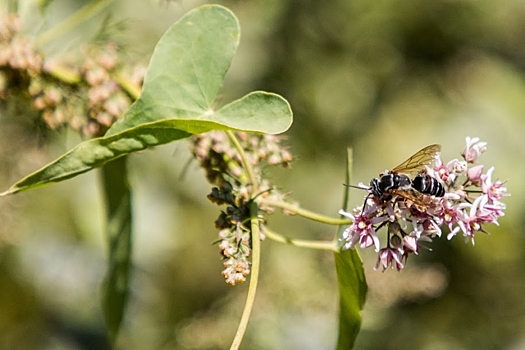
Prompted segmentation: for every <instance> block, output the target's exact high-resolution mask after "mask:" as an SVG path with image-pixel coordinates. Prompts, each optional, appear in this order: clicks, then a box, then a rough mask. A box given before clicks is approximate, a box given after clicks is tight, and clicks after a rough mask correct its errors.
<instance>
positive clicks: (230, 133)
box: [226, 130, 259, 198]
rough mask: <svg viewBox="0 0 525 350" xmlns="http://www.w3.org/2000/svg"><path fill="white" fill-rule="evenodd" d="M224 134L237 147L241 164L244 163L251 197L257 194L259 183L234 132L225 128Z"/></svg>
mask: <svg viewBox="0 0 525 350" xmlns="http://www.w3.org/2000/svg"><path fill="white" fill-rule="evenodd" d="M226 135H228V138H229V139H230V141H231V143H233V146H235V148H236V149H237V152H239V156H240V157H241V160H242V164H243V165H244V169H246V172H247V173H248V180H249V181H250V184H251V185H252V191H251V197H252V198H253V196H254V195H256V194H257V192H258V189H259V184H258V182H257V178H256V177H255V173H254V172H253V168H252V166H251V164H250V162H249V161H248V158H247V157H246V153H245V152H244V149H243V148H242V146H241V144H240V143H239V140H237V137H235V134H234V133H233V131H230V130H227V131H226Z"/></svg>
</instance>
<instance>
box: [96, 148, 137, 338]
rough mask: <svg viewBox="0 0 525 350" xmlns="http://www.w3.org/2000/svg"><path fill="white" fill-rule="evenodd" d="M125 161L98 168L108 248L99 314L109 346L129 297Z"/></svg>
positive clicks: (128, 197) (128, 194) (128, 199)
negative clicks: (102, 193) (101, 312)
mask: <svg viewBox="0 0 525 350" xmlns="http://www.w3.org/2000/svg"><path fill="white" fill-rule="evenodd" d="M126 160H127V157H121V158H119V159H118V160H116V161H114V162H111V163H109V164H106V165H105V166H104V167H103V168H102V170H103V171H102V174H103V182H104V194H105V197H106V210H107V213H106V215H107V227H106V237H107V240H108V247H109V258H108V271H107V274H106V278H105V279H104V282H103V284H102V311H103V314H104V319H105V321H106V325H107V328H108V334H109V338H110V340H111V342H112V343H114V342H115V340H116V338H117V334H118V330H119V328H120V324H121V322H122V318H123V316H124V310H125V307H126V302H127V299H128V293H129V288H128V284H129V270H130V264H131V242H132V240H131V227H132V224H131V223H132V220H131V219H132V218H131V191H130V189H129V184H128V177H127V169H126Z"/></svg>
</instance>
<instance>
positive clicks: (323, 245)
mask: <svg viewBox="0 0 525 350" xmlns="http://www.w3.org/2000/svg"><path fill="white" fill-rule="evenodd" d="M264 235H265V236H266V237H268V238H269V239H271V240H274V241H276V242H280V243H286V244H290V245H293V246H296V247H301V248H311V249H321V250H331V251H333V252H339V247H338V246H337V242H335V241H311V240H305V239H295V238H289V237H286V236H283V235H280V234H278V233H276V232H273V231H272V230H270V229H268V228H267V227H266V228H265V229H264Z"/></svg>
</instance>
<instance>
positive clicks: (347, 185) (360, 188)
mask: <svg viewBox="0 0 525 350" xmlns="http://www.w3.org/2000/svg"><path fill="white" fill-rule="evenodd" d="M343 186H346V187H352V188H357V189H358V190H366V188H363V187H359V186H354V185H349V184H343Z"/></svg>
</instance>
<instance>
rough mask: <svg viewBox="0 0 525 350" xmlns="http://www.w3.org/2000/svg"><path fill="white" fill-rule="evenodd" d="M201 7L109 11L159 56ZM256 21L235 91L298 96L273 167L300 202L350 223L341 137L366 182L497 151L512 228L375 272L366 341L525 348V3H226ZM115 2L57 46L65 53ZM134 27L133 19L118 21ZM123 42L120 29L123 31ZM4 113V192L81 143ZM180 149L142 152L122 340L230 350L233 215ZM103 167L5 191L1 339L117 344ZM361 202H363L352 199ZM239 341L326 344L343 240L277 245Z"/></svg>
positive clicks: (135, 52)
mask: <svg viewBox="0 0 525 350" xmlns="http://www.w3.org/2000/svg"><path fill="white" fill-rule="evenodd" d="M87 3H88V2H87V1H69V0H55V1H53V2H52V3H51V5H50V6H49V8H48V10H47V14H46V17H45V18H46V22H42V20H41V18H39V15H38V14H37V12H36V10H35V8H34V6H35V2H34V1H25V2H21V4H22V5H23V6H21V15H22V19H23V20H24V21H25V22H26V27H28V28H29V30H28V31H29V32H31V30H34V31H36V30H38V28H39V26H41V25H43V24H42V23H45V25H46V26H52V24H53V23H55V22H59V21H60V20H61V19H64V18H67V16H68V15H70V14H71V13H73V12H74V11H75V10H77V9H78V8H80V7H81V6H83V5H85V4H87ZM202 3H203V2H199V1H186V0H180V1H169V2H166V1H161V0H155V1H151V0H150V1H146V0H141V1H137V0H135V1H129V0H128V1H124V0H121V1H117V2H115V3H114V4H113V5H112V8H111V11H112V14H113V17H112V20H113V21H115V23H119V28H121V30H120V31H119V33H118V35H119V36H120V37H119V40H123V41H124V42H127V44H128V47H129V51H128V52H126V55H129V57H130V59H131V58H134V59H141V60H143V61H144V62H147V58H148V57H149V55H150V54H151V51H152V49H153V47H154V46H155V43H156V41H157V40H158V39H159V37H160V36H161V35H162V33H163V32H164V31H165V30H166V29H167V28H168V27H169V26H170V25H171V24H172V23H173V22H175V21H176V20H177V19H178V18H179V17H180V16H181V15H182V14H184V13H185V12H187V11H189V10H190V9H192V8H194V7H195V6H197V5H200V4H202ZM219 3H221V4H223V5H226V6H228V7H229V8H230V9H232V10H233V12H234V13H235V14H236V15H237V16H238V18H239V20H240V24H241V29H242V36H241V43H240V47H239V51H238V53H237V55H236V56H235V58H234V61H233V64H232V67H231V70H230V72H229V73H228V75H227V79H226V84H225V86H224V89H223V91H222V95H221V100H222V101H224V103H226V102H228V101H230V100H231V99H233V98H237V97H239V96H242V95H243V94H245V93H246V92H249V91H252V90H267V91H272V92H276V93H279V94H281V95H283V96H284V97H285V98H287V99H288V101H289V102H290V104H291V106H292V109H293V110H294V119H295V122H294V124H293V126H292V128H291V129H290V130H289V132H288V133H287V137H288V142H289V143H290V145H291V147H292V148H291V150H292V152H293V154H294V156H295V162H294V165H293V169H292V170H280V169H278V170H271V169H268V176H269V177H270V178H271V179H272V181H273V182H274V184H275V185H276V186H278V187H279V188H281V189H282V190H283V191H291V192H292V197H293V198H294V199H296V200H298V201H299V202H300V203H301V204H302V206H304V207H305V208H309V209H312V210H315V211H318V212H321V213H323V214H326V215H330V216H337V211H338V210H339V209H340V205H341V204H340V203H341V196H342V192H343V186H342V179H343V175H344V168H345V154H346V148H347V147H352V148H353V149H354V156H355V159H354V179H353V182H355V183H358V182H360V181H362V182H365V183H366V182H368V181H369V180H370V178H371V177H373V176H376V175H377V174H378V173H379V172H381V171H383V170H384V169H387V168H392V167H393V166H395V165H397V164H398V163H400V162H401V161H403V160H404V159H406V158H407V157H408V156H409V155H411V154H412V153H414V152H415V151H417V150H419V149H420V148H422V147H423V146H426V145H428V144H431V143H440V144H442V145H443V152H442V156H443V159H444V160H450V159H453V158H457V157H459V154H460V152H461V150H462V149H463V147H464V142H465V141H464V139H465V137H466V136H472V137H474V136H477V137H480V138H481V139H482V140H483V141H487V142H488V152H487V153H486V154H484V155H483V157H482V162H483V163H484V164H486V166H487V168H488V167H490V166H492V165H494V166H495V167H496V171H495V176H496V177H498V178H499V179H501V180H504V181H506V180H508V183H507V187H508V189H509V192H510V193H512V196H511V197H508V198H505V202H506V203H507V205H508V211H507V213H506V216H505V217H503V218H501V220H500V226H495V225H492V226H489V227H487V230H488V231H489V232H490V235H483V234H478V236H477V238H476V245H475V246H472V245H470V244H467V245H466V244H464V243H463V240H462V238H461V237H457V238H456V239H454V240H452V241H447V240H446V238H445V237H443V238H442V239H437V240H436V241H435V242H434V243H433V244H432V251H431V252H429V251H425V252H423V253H422V254H421V256H419V257H414V258H411V260H410V261H409V263H408V267H407V268H406V269H405V270H403V271H402V272H399V273H398V272H395V271H390V270H388V271H386V272H385V273H381V272H379V271H373V266H374V265H375V259H376V257H375V255H374V253H373V252H366V253H364V254H363V259H364V263H365V266H366V269H367V279H368V282H369V287H370V290H369V297H368V302H367V304H366V306H365V311H364V313H363V316H364V323H363V328H362V332H361V333H360V335H359V338H358V344H357V348H358V349H425V350H430V349H431V350H437V349H509V350H517V349H525V276H524V273H523V265H522V264H524V263H525V254H524V253H525V240H524V236H523V234H522V229H521V225H522V224H524V217H523V211H524V205H525V203H524V201H525V196H524V195H523V193H524V184H525V181H524V179H523V174H525V162H524V156H525V145H524V142H523V138H524V133H525V71H524V69H525V35H524V33H525V2H523V1H520V0H506V1H481V0H477V1H473V0H472V1H466V0H465V1H461V0H455V1H451V0H448V1H398V0H388V1H382V0H379V1H368V0H356V1H350V0H345V1H343V0H340V1H336V0H334V1H312V0H310V1H308V0H303V1H299V0H243V1H241V0H238V1H233V0H231V1H221V2H219ZM104 16H105V15H104V14H101V15H100V18H95V19H93V20H92V21H91V22H90V23H89V26H86V25H83V26H80V27H79V28H78V29H77V30H75V31H72V32H71V33H70V34H69V35H68V37H67V38H63V39H62V40H61V41H59V42H55V43H52V44H50V45H49V46H48V47H46V48H44V49H45V51H47V53H48V55H57V56H59V55H65V54H67V53H68V52H70V51H74V50H76V49H77V48H78V45H79V44H82V43H83V42H86V41H88V40H89V39H90V37H91V36H93V35H94V34H95V32H96V30H97V29H98V28H99V25H100V23H101V21H102V20H103V18H104ZM122 28H123V29H122ZM116 35H117V34H116ZM1 113H2V114H1V115H0V118H1V119H0V120H1V123H0V169H1V172H0V184H2V186H1V187H2V190H4V189H7V188H8V187H9V186H10V185H11V184H12V183H14V182H15V181H16V180H18V179H20V178H21V177H23V176H25V175H27V174H29V173H30V172H32V171H34V170H36V169H37V168H39V167H40V166H43V165H44V164H46V163H47V162H49V161H51V160H53V159H54V158H55V157H56V156H58V155H60V154H62V153H63V152H65V151H67V150H68V149H70V148H71V147H72V146H73V145H75V144H76V143H78V142H79V141H80V140H79V138H78V137H76V136H75V135H73V134H71V133H67V132H61V133H56V132H45V131H42V130H35V129H34V128H33V126H32V125H30V123H28V122H27V121H26V120H24V119H23V118H19V117H18V118H15V117H13V116H12V115H10V114H9V113H7V112H6V111H5V110H2V111H1ZM189 157H190V155H189V152H188V144H187V143H186V142H178V143H175V144H170V145H167V146H163V147H159V148H157V149H155V150H151V151H144V152H141V153H139V154H135V155H132V156H131V157H130V158H131V159H130V168H131V169H130V172H131V182H132V185H133V187H134V191H135V192H134V218H135V220H136V227H135V232H134V239H135V241H134V266H133V277H132V285H131V288H132V290H131V298H130V304H129V308H128V311H127V314H126V317H125V320H124V324H123V327H122V332H121V336H120V339H119V342H118V348H119V349H224V348H228V347H229V345H230V342H231V340H232V338H233V335H234V333H235V330H236V327H237V324H238V321H239V320H240V315H241V311H242V307H243V304H244V301H245V296H246V290H247V284H245V285H240V286H237V287H229V286H227V285H226V284H225V283H224V282H223V278H222V276H221V275H220V271H221V269H222V264H221V261H220V257H219V254H218V248H217V247H216V246H214V245H212V244H211V243H212V242H213V241H215V240H216V238H217V236H216V234H217V232H216V229H215V228H214V225H213V221H214V220H215V218H216V217H217V215H218V214H219V211H218V208H217V207H214V206H213V205H212V204H211V203H210V202H208V201H207V200H206V194H207V193H208V192H209V191H210V186H209V185H208V184H207V183H206V182H205V180H204V176H203V174H202V173H201V171H200V169H198V167H197V166H196V164H195V163H193V164H192V165H191V166H190V168H189V171H188V173H187V174H186V176H185V177H184V178H181V176H180V175H181V173H182V172H183V168H184V164H185V163H186V162H187V160H188V159H189ZM98 176H99V175H98V172H93V173H89V174H86V175H83V176H80V177H78V178H75V179H73V180H70V181H67V182H64V183H60V184H57V185H54V186H49V187H45V188H42V189H37V190H35V191H30V192H27V193H22V194H19V195H16V196H12V197H8V198H1V199H0V222H1V223H2V225H1V227H0V310H1V312H0V349H104V348H105V344H106V339H105V330H104V327H103V321H102V317H101V311H100V307H99V288H100V283H101V280H102V278H103V276H104V272H105V258H106V248H107V247H106V246H105V241H104V236H103V227H104V223H103V207H102V199H101V193H100V190H99V185H100V183H99V178H98ZM353 195H354V196H353V198H352V204H353V205H359V204H360V203H362V195H363V194H362V193H360V192H358V191H356V192H353ZM269 224H270V226H271V227H272V228H274V229H275V230H277V231H278V232H280V233H282V234H285V235H289V236H293V237H297V238H304V239H331V238H332V237H333V234H334V229H333V228H332V227H326V226H322V225H318V224H312V223H310V222H307V221H304V220H301V219H299V218H296V217H293V218H289V217H283V216H281V215H278V214H276V215H274V216H272V217H270V218H269ZM259 285H260V289H259V292H258V295H257V299H256V304H255V309H254V311H253V315H252V318H251V321H250V323H249V326H248V331H247V335H246V337H245V340H244V342H243V347H242V348H244V349H312V350H313V349H331V348H333V346H334V344H335V340H336V336H337V305H338V295H337V284H336V280H335V271H334V262H333V256H332V254H331V253H329V252H320V251H312V250H304V249H298V248H294V247H291V246H284V245H282V244H278V243H274V242H271V241H269V240H266V241H265V242H263V253H262V276H261V281H260V284H259Z"/></svg>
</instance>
